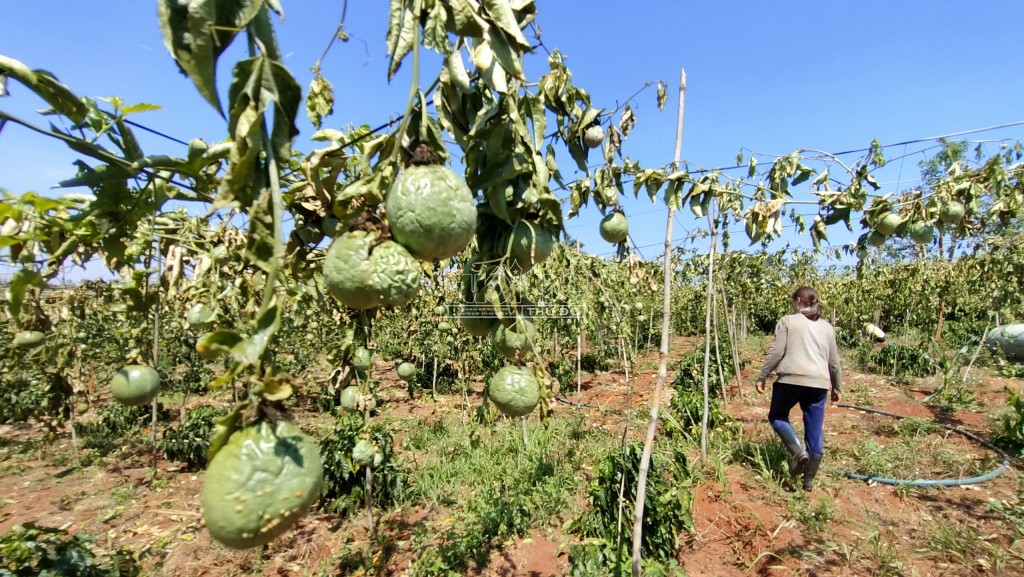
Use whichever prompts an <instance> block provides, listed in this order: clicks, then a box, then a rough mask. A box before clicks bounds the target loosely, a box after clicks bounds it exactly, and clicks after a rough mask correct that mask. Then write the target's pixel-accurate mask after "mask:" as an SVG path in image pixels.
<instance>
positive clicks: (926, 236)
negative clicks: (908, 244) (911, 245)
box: [907, 221, 935, 244]
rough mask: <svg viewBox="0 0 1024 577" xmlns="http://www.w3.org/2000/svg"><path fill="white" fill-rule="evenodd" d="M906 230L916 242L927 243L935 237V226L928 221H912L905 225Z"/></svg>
mask: <svg viewBox="0 0 1024 577" xmlns="http://www.w3.org/2000/svg"><path fill="white" fill-rule="evenodd" d="M907 231H908V232H909V233H910V238H911V239H913V241H914V242H916V243H917V244H928V243H930V242H931V241H932V239H934V238H935V227H934V226H932V223H930V222H925V221H918V222H913V223H911V224H910V226H908V227H907Z"/></svg>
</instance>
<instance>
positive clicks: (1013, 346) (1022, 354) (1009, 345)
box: [986, 324, 1024, 361]
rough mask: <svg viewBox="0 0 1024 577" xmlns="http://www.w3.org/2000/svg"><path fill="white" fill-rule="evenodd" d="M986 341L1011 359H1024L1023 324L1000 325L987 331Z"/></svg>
mask: <svg viewBox="0 0 1024 577" xmlns="http://www.w3.org/2000/svg"><path fill="white" fill-rule="evenodd" d="M986 341H987V342H988V343H989V346H990V347H991V348H993V349H998V350H1000V351H1002V353H1003V355H1005V356H1006V358H1007V359H1009V360H1011V361H1024V324H1013V325H1002V326H1000V327H996V328H994V329H992V330H991V331H989V332H988V335H987V337H986Z"/></svg>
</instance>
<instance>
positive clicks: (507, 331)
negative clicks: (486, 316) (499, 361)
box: [491, 318, 537, 359]
mask: <svg viewBox="0 0 1024 577" xmlns="http://www.w3.org/2000/svg"><path fill="white" fill-rule="evenodd" d="M536 340H537V329H536V327H534V326H533V323H532V322H531V321H529V320H528V319H524V318H518V319H516V321H515V322H514V323H512V324H511V325H509V326H507V327H506V326H505V325H504V324H502V323H498V326H497V327H496V328H495V329H494V333H492V334H491V344H493V345H494V348H495V349H496V350H497V351H498V352H499V353H501V354H502V355H503V356H504V357H505V358H508V359H515V358H516V356H522V354H523V353H528V352H530V351H532V350H533V344H534V341H536Z"/></svg>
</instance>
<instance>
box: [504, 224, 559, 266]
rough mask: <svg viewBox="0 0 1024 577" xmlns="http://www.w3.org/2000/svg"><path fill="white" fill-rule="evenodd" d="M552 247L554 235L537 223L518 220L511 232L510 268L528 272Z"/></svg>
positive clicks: (545, 257)
mask: <svg viewBox="0 0 1024 577" xmlns="http://www.w3.org/2000/svg"><path fill="white" fill-rule="evenodd" d="M554 249H555V235H553V234H551V233H550V232H549V231H548V230H547V229H546V228H543V227H542V226H540V225H538V224H535V223H530V222H526V221H519V223H518V224H516V227H515V230H514V231H513V232H512V251H511V257H512V270H513V271H514V272H519V273H525V272H529V271H530V269H532V268H533V267H534V266H535V265H538V264H540V263H542V262H544V261H545V260H547V258H548V257H549V256H551V251H553V250H554Z"/></svg>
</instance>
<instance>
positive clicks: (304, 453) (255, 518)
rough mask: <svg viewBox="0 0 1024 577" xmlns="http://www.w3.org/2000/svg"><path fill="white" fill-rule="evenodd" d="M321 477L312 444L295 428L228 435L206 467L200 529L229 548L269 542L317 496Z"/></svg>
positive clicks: (257, 428)
mask: <svg viewBox="0 0 1024 577" xmlns="http://www.w3.org/2000/svg"><path fill="white" fill-rule="evenodd" d="M323 477H324V475H323V464H322V463H321V462H320V449H319V447H318V445H317V442H316V441H315V440H314V439H312V438H311V437H309V436H308V435H306V434H305V433H303V432H302V431H301V430H300V429H299V428H298V427H296V426H295V425H293V424H291V423H287V422H284V421H279V422H277V423H266V422H260V423H258V424H255V425H250V426H248V427H246V428H244V429H241V430H239V431H236V432H235V433H234V434H232V435H231V438H229V439H228V442H227V444H225V445H224V447H223V448H221V450H220V451H218V452H217V454H216V455H215V456H214V457H213V460H211V461H210V466H209V467H208V468H207V469H206V478H205V479H204V480H203V489H202V493H201V497H200V498H201V501H202V505H203V519H204V520H205V521H206V527H207V529H209V531H210V535H212V536H213V538H214V539H216V540H217V541H219V542H220V543H222V544H223V545H226V546H228V547H231V548H232V549H248V548H250V547H257V546H259V545H263V544H266V543H269V542H270V541H272V540H273V539H274V538H275V537H277V536H278V535H281V534H282V533H284V532H285V531H288V530H289V529H291V528H292V526H293V525H295V523H296V522H298V520H299V519H300V518H301V517H302V516H303V515H305V513H306V510H307V509H309V507H310V505H312V504H313V503H314V502H315V501H316V500H317V498H319V496H320V489H321V485H322V484H323Z"/></svg>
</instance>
